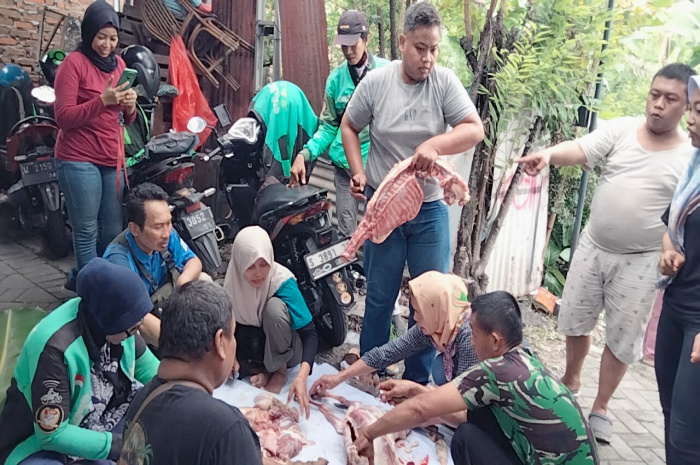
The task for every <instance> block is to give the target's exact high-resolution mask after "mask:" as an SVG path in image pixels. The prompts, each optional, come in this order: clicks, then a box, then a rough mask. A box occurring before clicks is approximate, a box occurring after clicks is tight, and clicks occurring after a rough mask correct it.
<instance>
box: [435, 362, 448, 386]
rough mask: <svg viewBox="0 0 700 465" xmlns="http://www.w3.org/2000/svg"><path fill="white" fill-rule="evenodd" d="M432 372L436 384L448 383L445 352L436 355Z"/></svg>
mask: <svg viewBox="0 0 700 465" xmlns="http://www.w3.org/2000/svg"><path fill="white" fill-rule="evenodd" d="M431 372H432V375H433V383H435V385H436V386H442V385H443V384H447V376H445V354H438V355H437V357H435V360H433V367H432V369H431Z"/></svg>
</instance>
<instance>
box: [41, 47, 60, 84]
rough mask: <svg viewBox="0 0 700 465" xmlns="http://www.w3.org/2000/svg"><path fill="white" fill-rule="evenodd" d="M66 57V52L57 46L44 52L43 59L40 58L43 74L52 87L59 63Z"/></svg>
mask: <svg viewBox="0 0 700 465" xmlns="http://www.w3.org/2000/svg"><path fill="white" fill-rule="evenodd" d="M65 58H66V52H64V51H63V50H61V49H57V48H55V49H52V50H49V51H48V52H46V53H44V56H42V57H41V60H39V66H40V67H41V74H43V75H44V77H45V78H46V80H47V81H48V82H49V85H50V86H51V87H53V83H54V79H55V78H56V70H57V69H58V65H60V64H61V63H62V62H63V60H64V59H65Z"/></svg>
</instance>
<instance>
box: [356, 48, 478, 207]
mask: <svg viewBox="0 0 700 465" xmlns="http://www.w3.org/2000/svg"><path fill="white" fill-rule="evenodd" d="M474 111H476V109H475V108H474V104H473V103H472V101H471V99H470V98H469V94H467V91H466V89H465V88H464V86H463V85H462V83H461V82H460V81H459V78H458V77H457V75H455V73H454V71H452V70H451V69H448V68H443V67H442V66H435V67H434V68H433V69H432V71H431V72H430V75H429V76H428V78H427V79H425V80H424V81H421V82H419V83H417V84H406V83H405V82H403V80H402V79H401V62H400V61H393V62H391V63H390V64H388V65H387V66H385V67H383V68H380V69H377V70H374V71H372V72H371V73H367V76H365V77H364V78H363V79H362V81H361V82H360V84H359V85H358V86H357V89H355V92H354V93H353V94H352V98H351V99H350V103H349V104H348V107H347V110H346V111H345V114H346V115H347V116H348V119H349V120H350V122H351V123H352V124H353V126H355V127H356V128H358V129H363V128H364V127H365V126H367V125H369V140H370V144H369V153H368V155H367V166H366V167H365V171H366V174H367V184H368V185H369V186H370V187H372V188H374V189H377V188H378V187H379V184H381V182H382V180H383V179H384V177H385V176H386V175H387V173H388V172H389V171H390V170H391V168H393V166H394V165H395V164H396V163H398V162H400V161H403V160H405V159H406V158H409V157H412V156H413V154H414V153H415V151H416V148H417V147H418V146H419V145H420V144H422V143H423V142H425V141H426V140H428V139H430V138H431V137H434V136H437V135H440V134H444V133H445V132H446V131H447V126H448V125H451V126H454V125H456V124H457V123H459V122H460V121H462V120H463V119H464V118H466V117H467V116H469V115H470V114H471V113H472V112H474ZM466 148H467V147H465V150H466ZM421 183H422V181H421ZM421 187H422V188H423V194H424V199H423V202H433V201H435V200H440V199H442V197H443V195H442V189H440V185H439V184H438V182H437V181H436V180H435V179H432V178H431V179H428V180H427V181H426V182H425V184H424V185H423V184H421Z"/></svg>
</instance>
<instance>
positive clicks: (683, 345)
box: [654, 301, 700, 465]
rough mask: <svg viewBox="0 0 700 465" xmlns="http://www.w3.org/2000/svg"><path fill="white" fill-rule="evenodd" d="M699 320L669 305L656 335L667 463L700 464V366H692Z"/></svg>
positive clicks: (672, 464) (656, 368)
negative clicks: (692, 352) (699, 442)
mask: <svg viewBox="0 0 700 465" xmlns="http://www.w3.org/2000/svg"><path fill="white" fill-rule="evenodd" d="M699 332H700V318H697V317H695V318H691V317H687V316H683V315H680V314H679V313H678V312H676V311H675V310H674V309H673V307H671V306H670V305H668V304H667V303H666V301H664V303H663V307H662V309H661V316H660V317H659V327H658V329H657V333H656V349H655V351H654V370H655V371H656V382H657V384H658V386H659V399H660V400H661V409H662V410H663V413H664V430H665V436H666V441H665V447H666V463H667V464H668V465H686V464H691V463H693V464H696V463H700V447H698V437H700V402H698V400H697V393H698V389H700V363H690V352H691V351H692V349H693V341H694V340H695V335H696V334H698V333H699Z"/></svg>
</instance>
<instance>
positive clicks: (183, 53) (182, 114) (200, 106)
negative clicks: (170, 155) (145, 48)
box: [170, 35, 216, 148]
mask: <svg viewBox="0 0 700 465" xmlns="http://www.w3.org/2000/svg"><path fill="white" fill-rule="evenodd" d="M170 81H171V83H172V85H173V86H175V87H176V88H177V90H178V91H179V92H180V95H178V96H177V97H175V99H173V129H175V131H177V132H181V131H186V130H187V122H188V121H189V120H190V118H192V117H193V116H199V117H201V118H204V120H205V121H206V122H207V126H211V127H214V126H215V125H216V116H214V112H212V111H211V108H209V103H208V102H207V99H206V98H205V97H204V94H203V93H202V90H201V89H200V88H199V83H198V81H197V75H196V74H195V72H194V68H193V67H192V63H191V62H190V59H189V57H188V56H187V50H186V49H185V44H184V42H183V41H182V37H180V36H179V35H178V36H175V37H173V39H172V40H171V41H170ZM210 134H211V129H210V128H209V127H207V128H205V129H204V131H202V133H201V134H199V140H200V143H199V145H197V148H198V147H200V146H201V145H202V144H203V143H204V142H206V140H207V139H208V138H209V135H210Z"/></svg>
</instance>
